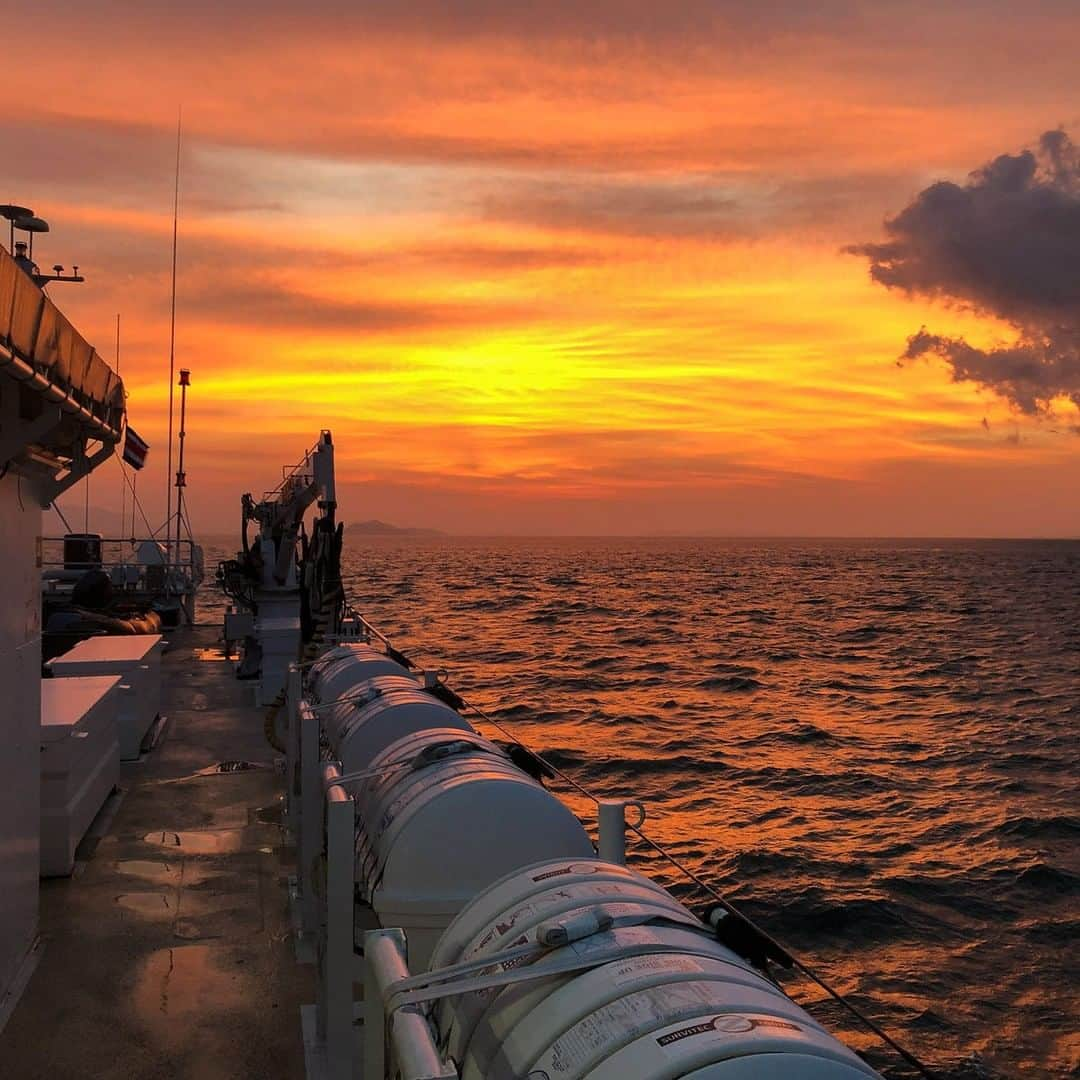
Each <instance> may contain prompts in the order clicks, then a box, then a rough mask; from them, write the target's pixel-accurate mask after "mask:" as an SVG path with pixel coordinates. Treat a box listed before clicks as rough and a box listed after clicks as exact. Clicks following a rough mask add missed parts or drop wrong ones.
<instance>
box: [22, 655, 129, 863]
mask: <svg viewBox="0 0 1080 1080" xmlns="http://www.w3.org/2000/svg"><path fill="white" fill-rule="evenodd" d="M121 696H122V692H121V683H120V676H119V675H91V676H87V677H84V678H70V679H42V680H41V876H42V877H62V876H64V875H67V874H70V873H71V868H72V866H73V865H74V860H75V849H76V848H77V847H78V846H79V841H80V840H81V839H82V838H83V836H84V835H85V834H86V830H87V829H88V828H89V827H90V822H92V821H93V820H94V818H95V816H96V815H97V812H98V811H99V810H100V809H101V806H102V803H104V802H105V800H106V799H107V798H108V797H109V793H110V792H111V791H112V790H113V788H114V787H116V783H117V781H118V780H119V778H120V744H119V741H118V739H117V713H118V710H119V704H120V699H121Z"/></svg>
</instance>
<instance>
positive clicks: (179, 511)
mask: <svg viewBox="0 0 1080 1080" xmlns="http://www.w3.org/2000/svg"><path fill="white" fill-rule="evenodd" d="M190 385H191V372H190V371H188V369H187V368H181V369H180V452H179V456H178V461H177V468H176V563H177V565H178V566H179V564H180V529H181V528H182V527H183V524H184V488H185V487H187V477H186V476H185V475H184V439H185V438H186V436H187V431H186V427H187V388H188V387H189V386H190ZM166 536H168V533H166Z"/></svg>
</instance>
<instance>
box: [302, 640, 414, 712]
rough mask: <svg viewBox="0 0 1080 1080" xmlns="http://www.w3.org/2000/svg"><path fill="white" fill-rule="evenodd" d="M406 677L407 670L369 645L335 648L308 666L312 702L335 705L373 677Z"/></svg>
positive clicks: (359, 644) (339, 646)
mask: <svg viewBox="0 0 1080 1080" xmlns="http://www.w3.org/2000/svg"><path fill="white" fill-rule="evenodd" d="M408 674H409V672H408V669H407V668H404V667H402V665H401V664H399V663H398V662H397V661H396V660H391V659H390V657H388V656H387V655H386V654H385V653H381V652H379V650H378V649H373V648H372V647H371V646H370V645H365V644H363V643H360V642H358V643H356V644H349V645H335V646H334V647H333V648H332V649H327V650H326V652H324V653H323V654H322V655H321V656H320V657H319V659H318V661H317V662H316V663H314V664H312V665H311V671H310V672H309V674H308V680H307V683H308V691H309V693H310V695H311V697H312V699H313V700H315V701H334V700H336V699H337V698H340V697H344V696H346V695H347V694H348V693H349V691H350V690H351V688H352V687H353V686H354V685H355V684H356V683H359V682H364V681H365V680H367V679H373V678H374V677H375V676H376V675H408Z"/></svg>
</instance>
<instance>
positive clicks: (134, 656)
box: [47, 634, 163, 761]
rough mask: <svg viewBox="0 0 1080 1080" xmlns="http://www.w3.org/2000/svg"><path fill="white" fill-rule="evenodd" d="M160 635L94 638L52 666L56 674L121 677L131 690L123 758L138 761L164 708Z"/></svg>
mask: <svg viewBox="0 0 1080 1080" xmlns="http://www.w3.org/2000/svg"><path fill="white" fill-rule="evenodd" d="M162 640H163V639H162V636H161V635H160V634H132V635H124V636H117V637H112V636H108V637H94V638H89V639H88V640H86V641H80V642H79V644H78V645H76V646H75V647H74V648H73V649H71V650H69V651H68V652H66V653H64V655H63V656H58V657H56V659H55V660H50V661H49V663H48V665H47V666H48V668H49V670H50V671H51V672H52V673H53V675H55V676H58V677H61V678H66V677H69V676H86V675H120V676H122V677H123V681H124V682H125V683H126V684H127V685H128V686H130V687H131V693H129V694H124V695H123V696H122V697H121V701H120V713H119V735H120V758H121V760H123V761H134V760H135V759H136V758H138V756H139V747H140V746H141V744H142V741H143V739H144V738H145V737H146V733H147V732H148V731H149V730H150V727H151V726H152V725H153V723H154V720H155V719H156V717H157V715H158V712H159V710H160V705H161V651H162Z"/></svg>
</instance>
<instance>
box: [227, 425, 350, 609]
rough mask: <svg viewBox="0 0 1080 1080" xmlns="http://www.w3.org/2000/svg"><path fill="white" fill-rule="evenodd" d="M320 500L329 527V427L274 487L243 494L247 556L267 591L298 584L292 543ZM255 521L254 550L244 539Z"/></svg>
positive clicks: (332, 506)
mask: <svg viewBox="0 0 1080 1080" xmlns="http://www.w3.org/2000/svg"><path fill="white" fill-rule="evenodd" d="M314 504H318V509H319V511H320V517H321V519H322V520H324V521H327V522H329V525H330V527H331V528H333V521H334V512H335V510H336V508H337V501H336V499H335V492H334V444H333V440H332V438H331V434H330V432H329V431H323V432H321V433H320V435H319V441H318V442H317V443H316V444H315V446H314V447H313V448H312V449H311V450H309V451H308V452H307V453H306V454H305V455H304V460H303V461H301V462H300V463H299V464H298V465H295V466H293V467H292V468H291V469H290V470H289V471H288V472H287V473H286V474H285V476H284V477H283V479H282V481H281V483H280V484H279V485H278V486H277V487H276V488H274V490H273V491H268V492H266V493H265V494H264V495H263V497H262V499H261V500H260V501H259V502H256V501H255V500H254V499H253V498H252V496H251V495H250V494H246V495H244V496H243V497H242V499H241V505H242V508H243V526H244V546H245V557H246V558H247V559H248V560H249V561H250V560H253V561H254V564H255V565H256V566H257V567H258V571H259V586H258V587H259V588H260V589H261V590H268V591H271V592H274V591H280V590H290V591H291V590H294V589H297V588H299V580H298V577H297V550H296V545H297V541H298V539H299V537H300V530H301V528H302V526H303V521H304V515H305V514H306V513H307V511H308V510H309V509H310V508H311V506H312V505H314ZM249 521H254V522H255V523H256V524H258V526H259V538H258V546H257V548H256V549H255V552H256V554H252V553H251V551H250V548H249V547H248V543H247V523H248V522H249Z"/></svg>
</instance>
